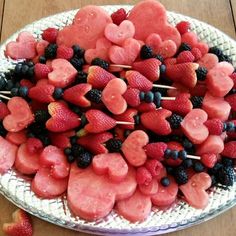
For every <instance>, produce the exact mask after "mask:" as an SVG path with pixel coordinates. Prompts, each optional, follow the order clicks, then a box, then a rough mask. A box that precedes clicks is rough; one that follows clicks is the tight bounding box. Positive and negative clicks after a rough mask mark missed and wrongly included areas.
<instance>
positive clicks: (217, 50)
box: [209, 46, 223, 57]
mask: <svg viewBox="0 0 236 236" xmlns="http://www.w3.org/2000/svg"><path fill="white" fill-rule="evenodd" d="M209 53H212V54H215V55H216V56H217V57H218V56H221V55H223V51H222V50H221V49H220V48H218V47H216V46H215V47H211V48H209Z"/></svg>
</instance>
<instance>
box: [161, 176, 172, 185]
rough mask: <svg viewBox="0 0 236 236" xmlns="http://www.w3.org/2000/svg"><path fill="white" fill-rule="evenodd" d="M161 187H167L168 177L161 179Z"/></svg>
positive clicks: (168, 183)
mask: <svg viewBox="0 0 236 236" xmlns="http://www.w3.org/2000/svg"><path fill="white" fill-rule="evenodd" d="M161 185H162V186H163V187H167V186H169V185H170V180H169V178H168V177H163V178H161Z"/></svg>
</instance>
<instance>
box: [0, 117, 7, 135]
mask: <svg viewBox="0 0 236 236" xmlns="http://www.w3.org/2000/svg"><path fill="white" fill-rule="evenodd" d="M6 135H7V130H6V129H5V128H4V126H3V124H2V121H1V122H0V136H2V137H5V136H6Z"/></svg>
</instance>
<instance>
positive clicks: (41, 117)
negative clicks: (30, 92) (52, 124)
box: [34, 110, 50, 123]
mask: <svg viewBox="0 0 236 236" xmlns="http://www.w3.org/2000/svg"><path fill="white" fill-rule="evenodd" d="M49 118H50V115H49V113H48V111H46V110H37V111H36V112H35V113H34V119H35V122H38V123H45V122H46V121H47V120H48V119H49Z"/></svg>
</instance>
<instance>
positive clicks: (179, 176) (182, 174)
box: [174, 166, 188, 185]
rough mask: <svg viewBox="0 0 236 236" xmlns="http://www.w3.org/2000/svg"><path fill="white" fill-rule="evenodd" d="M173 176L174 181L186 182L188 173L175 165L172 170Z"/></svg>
mask: <svg viewBox="0 0 236 236" xmlns="http://www.w3.org/2000/svg"><path fill="white" fill-rule="evenodd" d="M174 178H175V181H176V182H177V183H178V184H179V185H181V184H186V183H187V182H188V175H187V172H186V171H185V169H184V168H183V167H181V166H180V167H177V168H176V169H175V171H174Z"/></svg>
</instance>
